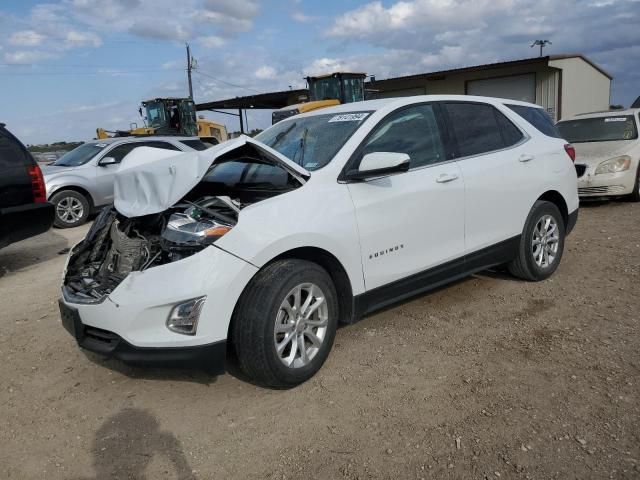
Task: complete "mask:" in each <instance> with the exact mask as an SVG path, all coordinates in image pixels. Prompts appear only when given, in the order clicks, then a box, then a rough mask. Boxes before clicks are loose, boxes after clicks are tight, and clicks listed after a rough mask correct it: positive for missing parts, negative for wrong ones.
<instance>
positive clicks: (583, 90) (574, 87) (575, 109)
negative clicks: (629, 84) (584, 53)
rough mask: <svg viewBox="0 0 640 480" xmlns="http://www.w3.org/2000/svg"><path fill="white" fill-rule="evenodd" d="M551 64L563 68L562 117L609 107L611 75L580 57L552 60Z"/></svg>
mask: <svg viewBox="0 0 640 480" xmlns="http://www.w3.org/2000/svg"><path fill="white" fill-rule="evenodd" d="M549 66H551V67H556V68H560V69H562V87H561V92H560V97H561V102H562V111H561V116H562V118H568V117H572V116H573V115H577V114H579V113H587V112H596V111H599V110H608V109H609V101H610V92H611V80H610V79H609V77H607V76H606V75H604V74H603V73H602V72H600V71H598V70H597V69H595V68H594V67H592V66H591V65H590V64H589V63H587V62H585V61H584V60H583V59H582V58H580V57H575V58H563V59H558V60H550V61H549Z"/></svg>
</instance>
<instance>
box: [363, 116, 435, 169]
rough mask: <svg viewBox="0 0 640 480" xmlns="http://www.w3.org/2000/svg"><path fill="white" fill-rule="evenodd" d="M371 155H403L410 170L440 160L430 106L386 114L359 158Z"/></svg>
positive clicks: (433, 117)
mask: <svg viewBox="0 0 640 480" xmlns="http://www.w3.org/2000/svg"><path fill="white" fill-rule="evenodd" d="M373 152H394V153H406V154H408V155H409V158H410V159H411V164H410V165H411V168H413V167H420V166H424V165H430V164H434V163H438V162H441V161H443V160H444V159H445V154H444V147H443V144H442V140H441V138H440V131H439V129H438V124H437V121H436V116H435V113H434V111H433V105H417V106H414V107H409V108H404V109H402V110H398V111H396V112H394V113H392V114H391V115H389V116H388V117H387V118H386V119H384V120H383V121H382V123H381V124H380V125H379V126H378V127H377V128H376V129H375V130H374V132H373V134H372V135H371V137H370V138H369V139H368V140H366V142H365V144H364V148H363V151H362V155H363V156H364V155H366V154H367V153H373Z"/></svg>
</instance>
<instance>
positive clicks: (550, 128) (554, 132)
mask: <svg viewBox="0 0 640 480" xmlns="http://www.w3.org/2000/svg"><path fill="white" fill-rule="evenodd" d="M507 107H509V108H510V109H511V110H513V111H514V112H516V113H517V114H518V115H520V116H521V117H522V118H524V119H525V120H526V121H527V122H529V123H530V124H531V125H533V126H534V127H536V129H537V130H538V131H540V132H542V133H544V134H545V135H546V136H548V137H553V138H561V135H560V132H559V131H558V129H557V128H556V126H555V125H554V124H553V122H552V121H551V118H549V115H547V113H546V112H545V111H544V110H543V109H542V108H536V107H527V106H526V105H507Z"/></svg>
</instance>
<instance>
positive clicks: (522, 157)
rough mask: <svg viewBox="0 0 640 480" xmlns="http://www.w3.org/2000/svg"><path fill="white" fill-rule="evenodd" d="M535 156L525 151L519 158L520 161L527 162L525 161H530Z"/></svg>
mask: <svg viewBox="0 0 640 480" xmlns="http://www.w3.org/2000/svg"><path fill="white" fill-rule="evenodd" d="M534 158H536V157H534V156H533V155H529V154H527V153H523V154H522V155H520V158H518V161H519V162H522V163H525V162H530V161H531V160H533V159H534Z"/></svg>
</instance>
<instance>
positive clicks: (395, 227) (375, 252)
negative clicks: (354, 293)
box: [348, 104, 465, 291]
mask: <svg viewBox="0 0 640 480" xmlns="http://www.w3.org/2000/svg"><path fill="white" fill-rule="evenodd" d="M437 115H438V113H437V107H435V106H434V104H420V105H411V106H409V107H405V108H402V109H399V110H396V111H395V112H393V113H392V114H390V115H389V116H387V117H386V118H385V119H383V120H382V121H381V122H380V124H379V125H378V126H377V127H376V128H375V129H374V131H373V132H372V133H371V134H370V135H369V136H368V138H367V139H365V140H364V142H363V143H362V145H361V146H360V148H359V150H358V151H357V152H356V155H357V158H358V157H359V159H361V158H362V156H364V155H365V154H367V153H372V152H396V153H406V154H408V155H409V157H410V160H411V163H410V169H409V171H407V172H404V173H397V174H393V175H388V176H383V177H380V178H374V179H370V180H367V181H363V182H358V183H349V184H348V188H349V192H350V194H351V198H352V200H353V203H354V206H355V212H356V218H357V222H358V229H359V234H360V248H361V255H362V268H363V272H364V280H365V286H366V289H367V291H370V290H371V289H375V288H378V287H381V286H385V285H389V284H392V283H393V282H397V281H399V280H402V279H407V281H409V282H411V280H416V281H417V282H420V281H421V279H422V275H423V274H424V275H426V277H424V278H425V279H426V280H427V282H428V280H429V275H430V272H429V270H431V269H433V268H435V267H438V266H439V265H442V264H444V263H446V262H448V261H451V260H454V259H458V260H460V261H461V262H464V246H465V245H464V181H463V177H462V173H461V171H460V168H459V166H458V164H457V162H455V161H451V160H447V158H446V153H445V147H444V145H445V140H444V135H443V134H442V132H441V130H440V128H439V125H438V121H437ZM358 163H359V161H358ZM431 273H433V272H431ZM412 276H414V277H412ZM408 277H412V278H408ZM398 283H400V282H398ZM403 286H406V285H399V288H403Z"/></svg>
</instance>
